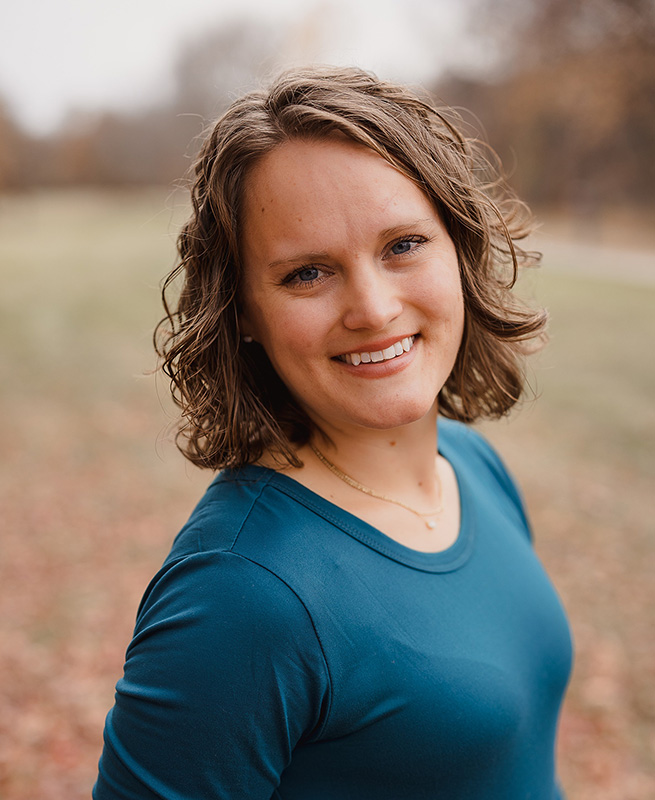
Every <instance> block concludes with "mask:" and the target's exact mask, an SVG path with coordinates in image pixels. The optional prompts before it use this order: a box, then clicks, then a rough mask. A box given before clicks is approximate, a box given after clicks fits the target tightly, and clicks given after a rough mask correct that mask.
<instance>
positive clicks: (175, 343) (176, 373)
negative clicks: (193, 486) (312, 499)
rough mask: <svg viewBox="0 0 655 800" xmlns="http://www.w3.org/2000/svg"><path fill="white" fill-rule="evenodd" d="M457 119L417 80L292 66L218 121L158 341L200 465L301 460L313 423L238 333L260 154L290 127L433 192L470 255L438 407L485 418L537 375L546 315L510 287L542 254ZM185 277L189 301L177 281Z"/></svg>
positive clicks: (190, 452)
mask: <svg viewBox="0 0 655 800" xmlns="http://www.w3.org/2000/svg"><path fill="white" fill-rule="evenodd" d="M457 119H458V118H457V117H456V115H455V114H454V112H452V111H450V110H444V109H439V108H437V107H435V106H434V105H433V104H432V103H431V102H430V101H429V100H427V99H422V98H421V97H419V96H418V95H417V94H415V93H413V92H412V91H410V90H408V89H407V88H406V87H403V86H398V85H394V84H392V83H387V82H383V81H380V80H378V79H377V78H376V77H375V76H374V75H371V74H370V73H367V72H364V71H362V70H359V69H351V68H348V69H345V68H344V69H340V68H309V69H302V70H292V71H289V72H286V73H284V74H282V75H281V76H280V77H279V78H278V79H277V80H276V81H275V82H274V83H273V84H272V85H271V86H270V88H269V89H268V90H267V91H254V92H251V93H249V94H247V95H245V96H244V97H242V98H240V99H239V100H237V101H236V102H234V103H233V104H232V105H231V106H230V107H229V108H228V110H227V111H226V112H225V113H224V114H223V116H222V117H221V118H220V119H219V120H218V122H216V123H215V124H214V125H213V127H212V128H211V130H210V132H209V134H208V136H207V138H206V140H205V142H204V145H203V147H202V149H201V151H200V153H199V156H198V158H197V161H196V164H195V167H194V182H193V187H192V190H191V200H192V214H191V217H190V219H189V220H188V222H187V223H186V224H185V225H184V227H183V228H182V231H181V233H180V235H179V238H178V252H179V263H178V265H177V266H176V267H175V269H174V270H173V271H172V272H171V273H170V275H169V276H168V277H167V279H166V281H165V283H164V288H163V292H162V297H163V302H164V308H165V311H166V316H165V317H164V319H162V320H161V322H160V323H159V325H158V326H157V330H156V332H155V343H156V344H155V346H156V349H157V352H158V354H159V355H160V356H161V357H162V359H163V364H162V369H163V371H164V372H165V374H166V375H167V376H168V377H169V378H170V383H171V391H172V393H173V397H174V399H175V402H176V403H177V405H178V406H179V407H180V408H181V410H182V416H183V421H182V423H181V425H180V427H179V430H178V434H177V443H178V447H179V448H180V449H181V450H182V452H183V453H184V454H185V456H186V457H187V458H189V459H190V460H191V461H192V462H193V463H194V464H196V465H198V466H201V467H209V468H212V469H220V468H223V467H227V466H232V467H238V466H241V465H243V464H247V463H252V462H254V461H257V460H258V459H259V458H260V457H261V456H262V454H263V453H264V451H268V452H269V453H272V454H273V455H274V457H275V458H276V459H277V460H278V461H279V462H280V464H285V463H290V464H293V465H296V466H299V465H300V463H301V462H300V461H299V459H298V457H297V455H296V454H295V449H296V447H297V446H299V445H301V444H304V443H305V442H307V441H308V439H309V437H310V435H311V432H312V423H311V422H310V420H309V418H308V417H307V415H306V414H305V412H304V411H303V409H302V408H300V407H299V406H298V404H297V403H296V402H295V400H294V399H293V397H292V396H291V394H290V393H289V392H288V390H287V389H286V387H285V386H284V385H283V383H282V381H281V380H280V379H279V378H278V376H277V374H276V373H275V371H274V370H273V368H272V366H271V364H270V362H269V360H268V358H267V356H266V354H265V352H264V350H263V348H262V347H261V346H260V345H258V344H256V343H252V344H245V343H244V342H243V341H242V340H241V336H240V333H239V288H240V278H241V259H240V254H239V251H240V247H239V244H240V236H241V224H242V221H241V213H240V212H241V207H242V204H243V194H244V187H245V185H246V182H247V176H248V173H249V171H250V170H252V168H253V166H254V165H255V164H256V163H257V162H258V161H259V160H260V159H262V157H264V156H265V155H266V154H267V153H270V152H271V151H272V150H273V149H274V148H275V147H277V146H278V145H280V144H281V143H282V142H285V141H289V140H291V139H305V140H306V139H321V138H324V137H329V136H332V135H335V134H336V135H339V134H341V135H342V136H346V137H348V138H349V139H350V140H352V141H353V142H356V143H358V144H360V145H364V146H365V147H368V148H370V149H371V150H373V151H374V152H375V153H377V154H378V155H380V156H381V157H382V158H384V159H385V160H386V161H388V162H389V163H390V164H391V165H393V166H394V167H395V168H396V169H398V170H399V171H400V172H402V173H403V174H404V175H406V176H407V177H408V178H409V179H410V180H412V181H413V182H414V183H415V184H416V185H417V186H418V187H419V188H420V189H422V191H423V192H425V194H426V195H427V196H428V197H429V198H430V200H431V201H432V202H433V203H434V205H435V207H436V209H437V210H438V212H439V214H440V215H441V217H442V219H443V221H444V224H445V225H446V228H447V230H448V233H449V234H450V236H451V238H452V240H453V243H454V245H455V248H456V250H457V253H458V258H459V268H460V274H461V282H462V289H463V296H464V308H465V321H464V335H463V339H462V342H461V345H460V348H459V352H458V355H457V359H456V362H455V365H454V368H453V370H452V372H451V374H450V376H449V377H448V380H447V381H446V383H445V385H444V387H443V388H442V390H441V392H440V393H439V411H440V413H441V414H443V415H444V416H446V417H450V418H452V419H457V420H462V421H465V422H472V421H474V420H476V419H479V418H481V417H498V416H501V415H503V414H505V413H506V412H507V411H509V409H510V408H511V407H512V406H513V405H514V404H515V403H516V401H517V400H518V399H519V397H520V396H521V393H522V391H523V387H524V375H523V370H522V357H523V355H524V353H525V352H526V351H527V350H528V349H530V348H529V347H528V343H531V344H532V348H533V349H534V344H535V343H536V342H539V340H541V339H543V337H544V330H545V325H546V313H545V312H544V311H534V310H532V309H529V308H527V307H525V306H523V305H522V304H521V303H519V301H518V300H517V299H516V298H515V297H514V296H513V294H512V293H511V289H512V287H513V285H514V282H515V281H516V277H517V272H518V268H519V266H523V265H525V264H527V263H530V262H534V261H536V260H538V256H536V255H535V254H531V253H527V252H525V251H523V250H521V249H519V248H518V247H517V246H516V245H515V244H514V241H515V240H517V239H521V238H523V237H524V236H526V235H527V234H528V233H529V231H530V228H529V225H528V224H527V221H526V213H524V212H525V210H526V209H525V206H523V204H521V203H519V202H518V201H517V200H516V199H515V198H514V197H513V195H511V193H510V192H509V191H508V189H507V187H506V186H505V184H504V182H503V181H502V180H501V179H500V177H498V175H497V170H496V169H495V168H494V167H492V165H491V163H490V162H489V160H488V159H487V158H485V157H483V155H482V150H481V148H480V147H479V146H478V145H477V144H476V142H474V141H473V140H469V139H467V138H465V137H464V135H463V134H462V133H461V132H460V130H458V127H456V122H455V121H454V120H457ZM178 276H182V277H183V285H182V287H181V291H180V293H179V296H178V297H177V299H176V301H175V302H173V301H169V293H170V291H171V290H172V289H173V284H174V282H175V279H176V278H178Z"/></svg>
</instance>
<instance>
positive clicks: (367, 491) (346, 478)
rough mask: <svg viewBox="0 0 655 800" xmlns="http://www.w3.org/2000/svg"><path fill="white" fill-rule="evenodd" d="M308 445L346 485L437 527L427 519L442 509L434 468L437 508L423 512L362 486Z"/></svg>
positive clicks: (441, 499)
mask: <svg viewBox="0 0 655 800" xmlns="http://www.w3.org/2000/svg"><path fill="white" fill-rule="evenodd" d="M309 446H310V447H311V448H312V451H313V453H314V455H315V456H316V458H318V460H319V461H320V462H321V463H322V464H325V466H326V467H327V468H328V469H329V470H330V472H332V473H333V474H334V475H336V476H337V478H339V479H340V480H342V481H343V482H344V483H347V484H348V486H352V487H353V489H357V491H359V492H364V494H368V495H370V496H371V497H376V498H377V499H378V500H384V501H385V502H386V503H393V504H394V505H396V506H400V507H401V508H404V509H405V510H406V511H411V513H412V514H414V515H415V516H417V517H419V518H420V519H422V520H423V522H424V523H425V527H426V528H430V529H432V528H436V527H437V521H436V520H434V519H428V517H438V516H439V515H440V514H441V513H442V511H443V494H442V488H441V481H440V480H439V474H438V473H437V471H436V470H435V473H434V474H435V477H436V479H437V485H438V486H439V508H437V509H436V510H435V511H426V512H425V513H424V512H422V511H417V510H416V509H415V508H412V507H411V506H408V505H406V504H405V503H402V502H401V501H400V500H394V498H393V497H387V495H386V494H381V493H380V492H376V491H375V490H374V489H369V487H368V486H364V484H363V483H359V481H356V480H355V479H354V478H351V477H350V475H346V473H345V472H342V471H341V470H340V469H339V467H337V466H336V465H335V464H333V463H332V462H331V461H328V459H327V458H326V457H325V456H324V455H323V453H321V451H320V450H317V449H316V448H315V447H314V445H313V444H310V445H309Z"/></svg>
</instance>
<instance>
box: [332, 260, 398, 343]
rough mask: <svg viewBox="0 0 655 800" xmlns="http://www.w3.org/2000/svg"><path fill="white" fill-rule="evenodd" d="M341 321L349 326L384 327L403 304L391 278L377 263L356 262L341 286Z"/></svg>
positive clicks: (368, 328) (352, 327)
mask: <svg viewBox="0 0 655 800" xmlns="http://www.w3.org/2000/svg"><path fill="white" fill-rule="evenodd" d="M343 292H344V306H343V307H344V311H343V317H342V321H343V324H344V326H345V327H346V328H349V329H350V330H358V329H367V330H372V331H382V330H384V329H385V328H386V327H387V326H388V325H389V323H390V322H392V321H393V320H394V319H396V317H398V316H399V315H400V314H401V312H402V310H403V304H402V301H401V298H400V296H399V292H398V287H397V286H396V285H395V282H394V280H393V278H392V277H391V276H390V275H389V274H387V273H386V271H385V270H384V269H383V268H381V267H379V265H367V266H363V265H359V266H358V267H357V268H356V269H354V270H353V271H352V272H351V274H350V276H349V280H348V281H347V282H346V283H345V285H344V287H343Z"/></svg>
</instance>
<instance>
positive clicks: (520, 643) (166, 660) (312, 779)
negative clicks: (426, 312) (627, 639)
mask: <svg viewBox="0 0 655 800" xmlns="http://www.w3.org/2000/svg"><path fill="white" fill-rule="evenodd" d="M439 450H440V452H441V453H442V454H443V455H444V456H445V457H446V458H447V459H448V460H449V461H450V463H451V465H452V466H453V468H454V470H455V474H456V476H457V480H458V483H459V491H460V497H461V528H460V532H459V536H458V538H457V540H456V541H455V543H454V544H453V545H452V546H451V547H449V548H448V549H447V550H444V551H442V552H439V553H423V552H418V551H415V550H411V549H409V548H407V547H405V546H403V545H401V544H399V543H397V542H396V541H394V540H392V539H390V538H389V537H387V536H385V535H384V534H382V533H381V532H380V531H378V530H377V529H375V528H373V527H372V526H370V525H368V524H366V523H365V522H363V521H362V520H360V519H358V518H357V517H354V516H353V515H351V514H349V513H347V512H345V511H343V510H342V509H340V508H338V507H337V506H335V505H333V504H332V503H330V502H328V501H327V500H325V499H323V498H322V497H320V496H318V495H316V494H315V493H313V492H312V491H310V490H309V489H307V488H305V487H303V486H302V485H300V484H299V483H297V482H296V481H294V480H292V479H291V478H289V477H286V476H284V475H282V474H278V473H276V472H274V471H272V470H269V469H265V468H262V467H255V466H250V467H245V468H243V469H240V470H236V471H235V470H232V471H230V470H228V471H225V472H222V473H221V474H219V475H218V476H217V478H216V479H215V480H214V482H213V483H212V485H211V486H210V487H209V489H208V490H207V493H206V494H205V496H204V498H203V499H202V500H201V502H200V503H199V505H198V506H197V508H196V509H195V511H194V512H193V514H192V515H191V518H190V519H189V522H188V523H187V525H186V526H185V527H184V528H183V530H182V531H181V533H180V534H179V536H178V537H177V539H176V541H175V543H174V545H173V548H172V551H171V553H170V555H169V557H168V558H167V560H166V562H165V563H164V566H163V567H162V569H161V570H160V571H159V573H158V574H157V575H156V576H155V578H154V579H153V581H152V583H151V584H150V586H149V587H148V589H147V591H146V593H145V596H144V598H143V601H142V604H141V607H140V609H139V614H138V619H137V624H136V630H135V634H134V638H133V640H132V643H131V644H130V646H129V649H128V651H127V658H126V664H125V674H124V677H123V678H122V679H121V680H120V681H119V683H118V685H117V691H116V704H115V706H114V708H113V709H112V710H111V712H110V713H109V715H108V717H107V723H106V728H105V749H104V752H103V755H102V758H101V761H100V775H99V778H98V782H97V784H96V787H95V790H94V797H95V798H96V800H108V799H109V798H125V800H127V799H128V798H129V800H136V799H139V800H140V799H141V798H149V799H150V798H160V799H161V798H164V799H165V800H214V799H215V798H234V800H246V798H248V800H259V799H260V798H261V800H264V799H265V798H266V799H268V798H277V799H278V800H404V799H405V798H406V799H407V800H422V799H423V798H425V800H427V799H428V798H430V800H519V799H520V800H527V798H530V800H554V799H555V798H559V797H560V794H559V792H558V789H557V784H556V777H555V764H554V746H555V734H556V727H557V720H558V713H559V708H560V703H561V699H562V695H563V692H564V689H565V686H566V683H567V680H568V676H569V672H570V667H571V640H570V635H569V629H568V625H567V622H566V618H565V615H564V612H563V610H562V607H561V605H560V602H559V600H558V598H557V596H556V594H555V592H554V590H553V588H552V586H551V584H550V582H549V580H548V578H547V576H546V574H545V573H544V570H543V568H542V566H541V564H540V562H539V560H538V559H537V557H536V556H535V553H534V550H533V548H532V545H531V541H530V533H529V527H528V522H527V520H526V517H525V513H524V510H523V505H522V502H521V498H520V496H519V494H518V492H517V489H516V488H515V485H514V483H513V482H512V480H511V478H510V477H509V476H508V474H507V471H506V470H505V468H504V467H503V465H502V463H501V462H500V460H499V458H498V457H497V455H496V454H495V453H494V451H493V450H492V449H491V448H490V447H489V445H488V444H487V443H486V442H485V441H484V440H483V439H482V438H481V437H480V436H479V435H478V434H476V433H474V432H473V431H471V430H470V429H468V428H466V427H464V426H463V425H459V424H457V423H452V422H448V421H445V420H440V421H439Z"/></svg>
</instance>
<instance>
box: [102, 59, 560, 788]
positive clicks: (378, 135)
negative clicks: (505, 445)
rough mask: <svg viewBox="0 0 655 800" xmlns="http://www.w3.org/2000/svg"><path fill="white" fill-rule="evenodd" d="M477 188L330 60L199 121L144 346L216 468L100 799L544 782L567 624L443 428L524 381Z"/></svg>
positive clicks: (523, 340)
mask: <svg viewBox="0 0 655 800" xmlns="http://www.w3.org/2000/svg"><path fill="white" fill-rule="evenodd" d="M488 177H489V173H488V169H487V168H486V167H484V166H481V164H480V162H479V161H478V160H476V156H475V153H474V151H473V149H472V147H471V145H470V144H469V143H467V142H466V141H465V140H464V138H463V137H462V136H461V135H460V134H459V133H458V131H457V129H456V128H455V127H454V126H453V125H452V124H451V122H449V121H448V119H447V118H446V117H445V116H444V115H443V114H442V113H440V112H439V111H437V110H435V109H434V108H433V107H432V106H431V105H430V104H429V103H426V102H423V101H422V100H420V99H419V98H418V97H416V96H415V95H413V94H412V93H410V92H409V91H407V90H406V89H404V88H402V87H397V86H392V85H389V84H385V83H382V82H380V81H378V80H377V79H376V78H374V77H373V76H371V75H369V74H366V73H364V72H361V71H358V70H354V69H347V70H346V69H343V70H339V69H334V70H331V71H320V70H308V71H296V72H292V73H288V74H286V75H284V76H282V77H281V78H280V79H279V80H278V81H277V82H276V83H275V84H273V86H272V87H271V88H270V90H269V91H268V92H255V93H252V94H250V95H247V96H246V97H244V98H242V99H241V100H238V101H237V102H235V103H234V104H233V105H232V107H231V108H230V109H229V110H228V111H227V112H226V114H225V115H224V116H223V117H222V118H221V119H220V120H219V121H218V122H217V123H216V125H215V127H214V128H213V130H212V132H211V134H210V135H209V137H208V139H207V141H206V143H205V145H204V147H203V150H202V152H201V154H200V157H199V159H198V162H197V165H196V180H195V185H194V188H193V213H192V216H191V219H190V220H189V222H188V223H187V224H186V226H185V228H184V229H183V231H182V233H181V236H180V239H179V253H180V264H179V267H178V268H177V269H176V270H175V271H174V273H173V274H172V275H171V276H170V277H169V280H168V282H167V287H166V288H165V294H166V289H167V288H168V287H169V286H170V283H171V281H172V279H173V278H174V277H176V276H177V274H180V273H181V274H182V275H183V277H184V285H183V287H182V290H181V295H180V297H179V300H178V303H177V307H176V308H174V309H171V308H170V307H169V305H168V304H166V310H167V317H166V320H165V323H164V325H162V326H161V327H160V330H159V334H160V336H159V339H158V341H159V347H160V353H161V355H162V356H163V359H164V369H165V371H166V372H167V374H168V375H169V376H170V378H171V381H172V387H173V389H174V394H175V396H176V398H177V402H178V403H179V405H180V406H181V408H182V411H183V414H184V418H185V424H184V426H183V427H182V429H181V436H182V439H181V442H182V448H183V450H184V452H185V454H186V455H187V456H188V457H189V458H190V459H191V461H192V462H193V463H195V464H197V465H199V466H202V467H208V468H210V469H217V470H222V471H221V472H219V474H218V476H217V477H216V479H215V480H214V482H213V483H212V485H211V486H210V488H209V489H208V491H207V493H206V495H205V497H204V498H203V499H202V500H201V501H200V503H199V505H198V506H197V508H196V509H195V511H194V512H193V514H192V515H191V518H190V520H189V522H188V523H187V525H186V526H185V527H184V529H183V530H182V532H181V533H180V534H179V536H178V537H177V539H176V540H175V543H174V545H173V549H172V551H171V554H170V555H169V557H168V558H167V560H166V562H165V564H164V566H163V567H162V569H161V571H160V572H159V573H158V574H157V576H156V577H155V578H154V580H153V581H152V583H151V585H150V587H149V588H148V590H147V592H146V594H145V597H144V599H143V601H142V604H141V607H140V610H139V616H138V620H137V626H136V631H135V635H134V639H133V641H132V643H131V645H130V647H129V649H128V652H127V659H126V666H125V675H124V677H123V678H122V680H121V681H119V683H118V686H117V695H116V705H115V707H114V709H113V710H112V711H111V712H110V714H109V716H108V718H107V724H106V729H105V750H104V753H103V756H102V759H101V762H100V777H99V779H98V782H97V784H96V787H95V792H94V796H95V798H96V800H105V798H166V800H169V798H170V799H171V800H172V798H175V800H181V798H185V799H186V798H188V799H189V800H191V798H193V799H194V800H199V799H200V798H203V799H204V798H271V797H275V798H284V800H295V799H296V798H302V800H323V799H325V800H327V799H328V798H329V799H330V800H334V799H336V798H338V799H339V800H346V799H348V798H353V800H367V799H368V798H371V799H372V798H375V800H380V799H381V798H382V799H384V798H393V800H399V798H410V800H418V799H419V798H447V799H448V800H454V798H457V799H458V800H460V799H463V798H475V799H476V800H491V799H492V798H499V799H500V798H502V800H514V799H516V800H518V798H527V797H530V798H532V799H533V800H546V798H548V800H552V799H553V798H557V797H560V794H559V791H558V789H557V785H556V778H555V767H554V741H555V732H556V725H557V717H558V712H559V707H560V702H561V698H562V694H563V692H564V689H565V685H566V682H567V679H568V675H569V671H570V661H571V648H570V638H569V632H568V626H567V624H566V620H565V617H564V614H563V611H562V609H561V606H560V604H559V601H558V600H557V597H556V595H555V593H554V591H553V589H552V587H551V585H550V583H549V581H548V579H547V578H546V576H545V574H544V572H543V570H542V568H541V566H540V564H539V562H538V560H537V559H536V557H535V555H534V552H533V550H532V547H531V544H530V533H529V526H528V522H527V519H526V516H525V512H524V509H523V505H522V501H521V498H520V495H519V492H518V490H517V489H516V487H515V485H514V483H513V482H512V480H511V478H510V477H509V475H508V474H507V472H506V470H505V468H504V467H503V465H502V463H501V461H500V460H499V458H498V457H497V455H496V454H495V453H494V451H493V450H492V449H491V448H490V447H489V445H488V444H487V443H486V442H485V441H484V440H483V439H482V438H481V437H480V436H479V435H478V434H476V433H474V432H473V431H472V430H471V429H470V428H468V427H466V426H465V425H462V424H461V423H462V422H472V421H474V420H476V419H478V418H480V417H483V416H499V415H501V414H504V413H505V412H507V411H508V410H509V408H511V407H512V405H513V404H514V403H515V402H516V401H517V400H518V399H519V396H520V395H521V391H522V384H523V379H522V373H521V365H520V358H521V354H522V353H523V352H524V351H525V350H526V348H527V347H528V346H529V343H530V342H534V341H535V340H537V339H539V337H541V336H542V335H543V330H544V325H545V316H544V314H543V313H541V312H533V311H531V310H528V309H527V308H523V307H521V306H520V305H519V304H518V303H517V301H515V300H514V299H512V297H511V295H510V287H511V285H512V283H513V281H514V279H515V277H516V270H517V268H518V266H519V264H520V263H522V262H525V261H526V260H527V258H528V256H527V254H526V253H524V252H522V251H521V250H519V249H518V248H517V247H516V246H515V245H514V243H513V239H514V238H518V237H520V236H521V235H523V234H524V233H525V231H522V230H520V229H519V227H518V225H517V223H516V218H515V216H513V215H512V213H511V209H512V208H513V206H512V205H511V204H510V203H509V201H508V200H507V199H503V198H502V197H501V202H500V204H499V203H494V201H493V200H492V198H491V192H492V188H490V186H485V185H483V181H484V180H485V179H487V180H488ZM493 191H495V192H496V193H497V191H498V190H497V189H496V190H493ZM501 208H502V209H504V211H501V210H500V209H501ZM165 302H166V301H165ZM438 413H439V414H440V416H439V419H438V421H437V414H438Z"/></svg>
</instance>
